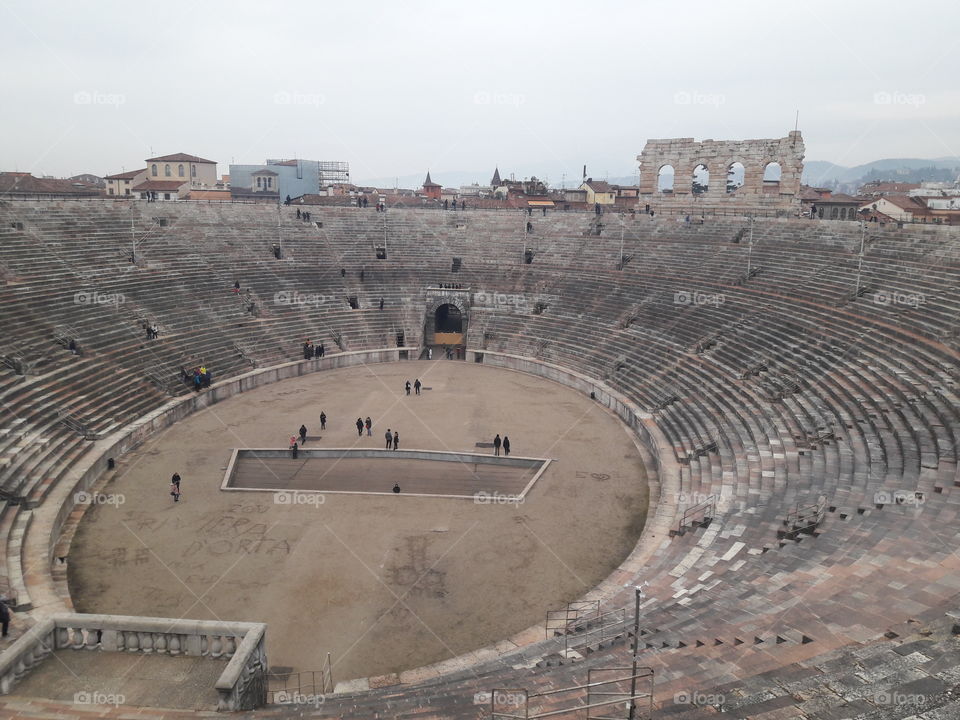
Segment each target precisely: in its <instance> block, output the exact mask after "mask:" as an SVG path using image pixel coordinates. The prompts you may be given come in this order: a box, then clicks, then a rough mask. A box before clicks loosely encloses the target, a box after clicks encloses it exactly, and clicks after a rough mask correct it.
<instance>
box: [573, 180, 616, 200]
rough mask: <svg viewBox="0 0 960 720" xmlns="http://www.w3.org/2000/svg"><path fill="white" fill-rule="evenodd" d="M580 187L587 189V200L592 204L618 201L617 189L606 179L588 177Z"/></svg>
mask: <svg viewBox="0 0 960 720" xmlns="http://www.w3.org/2000/svg"><path fill="white" fill-rule="evenodd" d="M580 189H581V190H586V191H587V202H588V203H590V204H591V205H594V204H597V205H613V204H614V203H615V202H616V201H617V191H616V190H615V189H614V188H613V187H612V186H611V185H610V183H608V182H606V181H604V180H594V179H593V178H587V179H586V180H585V181H584V182H583V183H582V184H581V185H580Z"/></svg>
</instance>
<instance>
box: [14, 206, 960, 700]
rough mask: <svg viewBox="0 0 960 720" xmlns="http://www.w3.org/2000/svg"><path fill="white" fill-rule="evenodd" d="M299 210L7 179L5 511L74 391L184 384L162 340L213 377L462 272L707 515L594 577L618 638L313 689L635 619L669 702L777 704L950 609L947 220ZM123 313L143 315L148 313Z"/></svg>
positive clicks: (686, 503) (496, 344) (539, 656)
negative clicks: (704, 506)
mask: <svg viewBox="0 0 960 720" xmlns="http://www.w3.org/2000/svg"><path fill="white" fill-rule="evenodd" d="M294 212H295V210H294V209H293V208H285V207H281V208H279V210H278V208H276V207H275V206H270V207H267V206H255V205H239V206H230V205H224V206H218V205H204V204H182V203H174V204H160V203H157V204H143V203H124V202H114V201H89V202H56V201H51V202H37V203H23V202H17V203H7V204H0V228H2V229H0V269H2V273H3V277H4V279H5V284H4V285H3V286H2V287H0V294H2V303H0V321H2V323H3V327H4V328H7V329H8V332H7V333H6V334H5V338H4V340H3V342H4V343H5V346H4V348H3V349H2V351H0V355H2V356H4V357H7V358H9V359H11V360H13V361H18V362H21V363H26V364H28V365H29V366H31V367H32V371H31V372H30V373H28V374H27V375H26V377H24V376H22V375H16V374H14V372H13V371H12V370H8V369H3V371H2V373H0V401H2V405H0V408H2V410H0V420H2V422H0V430H2V431H3V435H0V457H3V458H5V461H4V465H3V466H0V488H2V489H3V490H4V491H5V492H6V493H7V494H8V495H10V496H11V497H13V498H14V501H15V502H18V503H20V505H19V507H20V509H21V511H22V510H29V508H30V507H31V506H32V505H35V504H37V503H40V502H42V501H43V498H44V493H45V491H46V490H47V489H49V487H51V486H52V484H54V483H56V482H57V481H58V480H59V479H60V478H61V477H63V476H64V474H66V473H68V472H69V468H70V463H71V462H72V461H73V460H74V459H75V458H76V457H78V456H79V455H80V454H81V453H83V452H84V450H85V448H86V444H87V443H88V441H87V440H85V439H84V436H83V435H81V434H78V432H77V430H76V428H75V423H71V422H69V420H70V419H74V420H79V421H80V422H81V423H82V425H83V426H84V427H85V428H86V431H87V432H88V433H94V434H96V433H107V432H110V431H111V430H112V429H116V428H118V427H122V426H123V424H125V423H127V422H129V421H130V420H132V419H133V418H135V417H138V416H139V415H142V414H144V413H145V412H148V411H149V410H151V409H154V408H156V407H158V406H159V405H160V404H162V403H163V402H164V401H165V400H166V399H168V398H169V397H170V394H171V393H173V394H177V393H185V392H188V390H187V388H186V387H182V386H180V385H178V384H177V382H176V373H177V370H178V369H179V367H180V366H190V365H192V364H196V363H201V362H202V363H205V364H206V365H207V366H208V367H210V368H211V369H212V371H213V372H214V374H215V376H216V377H218V378H221V377H225V376H230V375H234V374H237V373H240V372H243V371H245V370H247V369H249V368H250V367H252V366H262V365H268V364H271V363H276V362H280V361H285V360H289V359H295V358H296V357H297V356H298V353H299V346H300V343H301V342H302V339H303V338H304V337H310V338H312V339H313V340H314V341H315V342H318V341H322V342H324V343H325V344H326V346H327V348H328V350H329V351H334V352H335V351H337V350H338V349H340V348H342V349H364V348H373V347H383V346H390V345H394V344H395V342H396V338H397V334H398V333H401V332H402V333H403V334H404V337H405V338H406V340H407V342H408V344H410V345H419V344H420V343H421V341H422V339H423V333H424V316H425V313H426V310H427V303H426V293H425V290H426V288H427V287H428V286H429V287H432V288H436V287H437V285H438V283H456V284H458V285H460V286H462V287H463V288H465V289H466V290H467V291H468V292H469V293H470V295H471V297H470V302H469V304H470V306H471V308H470V312H469V319H468V327H467V343H466V344H467V347H468V349H470V350H473V351H475V352H477V353H483V352H485V351H486V352H499V353H508V354H512V355H521V356H526V357H530V358H536V359H539V360H542V361H543V362H547V363H552V364H556V365H560V366H563V367H566V368H570V369H573V370H576V371H578V372H580V373H583V374H585V375H588V376H590V377H593V378H595V379H596V380H598V381H600V382H604V383H606V384H607V385H608V386H610V387H612V388H613V389H615V390H617V391H619V392H620V393H622V394H623V395H625V396H626V397H627V398H629V399H630V400H631V401H633V402H634V403H636V404H637V405H638V406H639V407H640V408H642V409H644V410H646V411H647V412H649V413H651V414H652V415H653V417H654V419H655V421H656V423H657V424H658V426H659V427H660V429H661V430H662V432H663V434H664V436H665V437H666V439H667V441H668V442H669V444H670V445H671V446H672V448H673V451H674V453H675V456H676V458H675V459H676V461H677V462H678V463H679V466H680V468H681V469H680V491H681V495H680V497H679V498H674V500H675V501H676V502H677V504H678V505H679V508H680V510H683V509H686V508H689V507H691V506H693V505H695V504H696V503H698V502H699V501H701V500H705V499H711V501H712V508H711V512H710V516H711V520H710V522H709V523H700V524H697V525H696V526H693V527H690V528H684V532H679V533H677V534H676V535H675V536H674V537H671V538H664V539H663V541H662V543H661V544H660V545H659V546H658V547H657V548H656V550H655V552H654V554H653V556H652V559H651V560H650V561H649V562H648V563H647V566H646V567H645V568H644V569H643V570H642V571H641V572H640V573H637V574H636V576H635V577H633V578H632V579H631V581H630V582H628V583H626V584H625V586H624V588H623V590H622V592H620V593H618V594H617V595H616V596H615V597H614V598H612V599H611V600H609V601H608V602H607V609H615V608H619V607H632V602H633V594H634V589H633V586H634V585H635V584H637V583H642V584H643V589H644V599H643V603H642V612H641V633H640V636H639V638H634V639H631V640H630V641H629V642H627V641H626V640H627V639H628V638H629V637H630V635H631V629H630V628H629V627H625V628H624V632H623V633H622V635H621V637H622V639H621V641H620V642H612V643H604V644H602V645H596V646H589V647H585V649H584V650H583V651H582V652H581V653H580V654H581V655H582V656H583V657H582V658H576V659H571V657H568V656H564V655H562V654H560V653H559V649H560V645H559V641H558V640H557V639H554V638H550V639H545V640H544V641H543V642H541V643H538V644H535V645H532V646H528V647H525V648H522V649H519V650H517V651H515V652H512V653H505V654H504V655H503V656H502V657H500V658H498V659H497V660H493V661H486V662H481V663H478V664H475V665H473V666H471V667H470V668H468V669H464V670H461V671H458V672H452V673H445V674H443V675H441V676H438V677H430V676H428V675H427V674H425V673H419V674H418V673H415V672H411V673H407V674H405V675H403V676H401V680H403V681H404V683H405V684H402V685H397V686H394V687H388V688H383V689H379V690H370V691H367V692H363V693H359V692H358V693H347V694H342V695H337V696H334V697H331V698H328V699H327V701H326V703H325V704H324V705H323V707H322V708H319V713H320V716H330V717H355V718H366V717H373V716H374V715H375V713H378V712H379V713H380V715H381V716H383V717H387V716H390V717H401V716H402V717H411V718H412V717H423V718H428V717H482V716H484V715H483V714H482V708H480V707H479V706H476V705H474V704H473V697H474V693H476V692H479V691H485V690H489V689H491V688H494V687H524V688H527V689H529V690H531V692H535V691H537V690H538V689H543V688H546V687H563V686H568V685H575V684H578V683H582V682H585V681H586V678H587V672H588V670H589V669H591V668H600V667H611V666H623V665H626V664H629V662H630V659H631V649H630V643H631V642H634V641H638V642H639V648H640V651H641V652H640V661H641V664H642V665H646V666H650V667H652V668H654V670H655V673H656V691H655V695H656V700H657V704H658V706H660V707H661V710H662V712H664V713H666V714H667V715H668V716H676V717H678V718H680V717H698V716H699V713H701V712H707V711H706V710H705V709H697V708H693V707H689V706H682V705H678V704H676V703H675V702H674V696H675V694H677V693H680V694H683V693H687V694H689V693H691V692H693V693H702V694H704V695H706V694H709V693H710V692H711V689H715V688H721V689H726V692H728V693H734V694H735V695H736V698H737V700H736V703H735V704H740V705H743V706H745V707H746V706H748V705H750V704H752V703H756V704H757V708H756V710H757V712H758V713H760V711H761V710H763V709H764V708H766V707H767V706H763V707H761V706H760V703H762V702H768V701H769V702H770V703H772V704H771V705H770V707H769V709H770V711H771V712H773V711H781V712H782V708H784V707H786V704H788V703H786V702H785V701H784V700H782V699H780V700H776V702H773V700H774V699H775V698H783V697H784V696H785V695H786V693H783V692H779V690H778V691H777V692H773V691H771V692H770V693H769V697H762V698H761V689H762V687H763V683H764V682H766V683H769V684H770V685H771V687H776V688H778V689H782V688H783V687H786V686H788V685H789V683H791V682H794V681H799V680H800V679H801V677H800V676H801V675H802V673H800V669H801V668H802V669H803V670H804V672H807V671H809V670H810V668H814V667H816V668H820V670H818V672H820V671H822V668H824V667H834V666H835V665H836V662H837V659H838V658H846V659H849V658H850V657H856V658H858V659H864V658H869V657H874V655H877V654H878V653H879V654H883V653H885V652H886V653H889V652H891V649H892V652H894V654H896V653H897V648H899V647H900V646H901V645H902V644H903V643H904V638H907V637H910V638H914V635H915V634H916V633H917V627H916V625H917V623H918V622H925V623H928V624H929V623H933V624H935V623H936V622H938V621H939V620H938V618H942V616H943V613H944V612H945V611H946V610H948V609H953V608H955V607H956V602H957V598H958V592H960V580H957V578H958V577H960V575H958V574H957V569H958V566H960V558H958V557H957V556H956V555H955V554H954V551H955V549H956V547H957V522H956V520H957V513H958V508H960V475H958V471H957V462H958V443H960V399H958V390H957V383H958V381H960V373H958V364H957V361H958V358H960V353H958V322H957V321H958V318H960V233H958V232H957V231H956V230H955V229H951V228H939V227H907V228H896V227H890V226H885V227H877V226H871V227H867V228H866V229H865V230H861V228H860V226H859V225H857V224H855V223H840V222H816V221H798V220H772V219H771V220H762V221H761V220H757V221H756V222H755V223H754V224H753V227H752V228H751V225H750V222H749V221H748V220H746V219H741V218H725V219H721V220H709V221H706V222H705V223H704V224H702V225H701V224H697V223H687V222H677V221H676V219H662V218H655V219H651V218H649V217H647V216H641V215H637V216H630V215H604V216H603V217H602V218H601V223H602V224H603V227H602V229H601V231H600V234H599V235H597V234H596V219H595V218H594V217H593V216H591V215H584V214H575V213H569V214H567V213H554V214H550V215H547V216H537V215H534V216H533V217H530V218H528V217H527V216H525V215H522V214H521V213H510V212H484V211H470V210H468V211H466V212H458V213H453V212H442V211H425V210H404V211H400V210H391V211H388V212H387V213H376V212H375V211H373V209H372V208H371V209H368V210H357V209H355V208H332V207H325V208H316V209H314V210H312V213H313V216H312V217H311V222H304V221H302V220H298V219H297V218H296V217H295V215H294ZM157 218H163V220H164V222H163V223H162V224H161V223H159V222H157ZM528 219H529V221H530V222H531V223H532V224H533V226H534V228H533V232H531V233H526V232H524V226H525V223H526V222H527V220H528ZM15 222H19V223H22V225H23V229H22V230H19V229H15V227H14V223H15ZM132 238H136V243H137V253H136V254H137V263H136V264H133V263H131V262H130V258H129V255H130V248H131V243H132V242H133V240H132ZM281 239H282V246H283V259H281V260H277V259H276V258H275V257H274V256H273V252H272V246H273V244H274V243H277V242H279V241H280V240H281ZM861 242H862V243H863V247H864V252H863V255H862V257H861V255H860V246H861ZM377 248H385V249H386V259H381V260H378V259H377V257H376V254H377ZM528 250H529V251H531V252H532V262H530V263H526V262H524V256H525V253H526V251H528ZM528 257H529V256H528ZM621 257H622V258H623V260H622V261H621ZM453 258H459V259H460V268H459V270H458V271H457V272H454V271H453V269H452V260H453ZM234 281H239V282H240V283H241V286H242V290H241V293H240V294H239V296H238V295H236V294H234V293H233V291H232V287H233V283H234ZM75 293H102V294H103V295H113V296H115V297H114V299H116V298H117V297H120V296H122V302H114V303H113V304H98V303H90V302H86V301H85V298H89V295H87V296H83V297H82V298H81V300H80V301H79V302H78V301H76V300H75V298H74V296H75ZM496 296H502V297H503V298H504V299H503V301H502V302H501V301H500V300H498V299H497V298H496ZM291 297H297V298H301V299H302V300H303V301H302V302H290V300H289V299H290V298H291ZM351 298H352V299H354V301H355V303H356V305H357V307H356V309H354V308H353V307H351V304H350V299H351ZM381 298H382V299H383V302H384V309H383V310H380V309H379V302H380V299H381ZM251 306H252V307H251ZM143 322H150V323H156V324H157V325H158V327H159V329H160V337H159V338H158V339H155V340H147V339H146V337H145V334H144V332H143V329H142V323H143ZM68 337H75V338H77V340H78V342H79V345H80V350H81V354H80V355H77V356H75V355H73V354H71V353H70V352H69V351H68V350H67V349H66V348H65V347H64V346H63V342H62V341H63V338H68ZM13 364H16V363H13ZM65 414H68V415H69V417H68V418H67V421H65V419H64V415H65ZM72 425H74V426H72ZM10 513H11V510H10V509H9V508H8V509H7V511H6V512H5V513H4V515H3V516H2V517H0V528H8V531H7V533H6V534H5V535H4V537H6V535H9V534H11V533H10V532H9V528H10V527H12V526H13V525H14V524H15V523H14V522H13V521H9V520H8V518H9V517H12V516H11V514H10ZM678 529H679V528H678ZM4 547H7V548H8V552H7V553H6V555H9V554H10V553H9V548H10V547H11V545H10V544H9V543H4ZM914 641H916V642H920V641H919V640H916V639H915V638H914V640H911V642H914ZM931 642H932V641H931ZM947 644H949V639H948V638H947V639H944V640H943V647H944V648H945V647H946V645H947ZM938 647H940V646H938ZM877 648H879V649H877ZM941 649H942V648H941ZM944 653H946V650H944ZM864 662H866V660H864ZM818 663H819V664H818ZM916 664H917V665H918V666H919V665H923V663H916ZM940 671H943V672H946V668H945V666H944V667H942V668H940V669H939V670H938V672H940ZM810 672H811V673H812V671H810ZM837 672H839V670H837ZM891 673H893V670H891ZM932 674H934V673H931V675H932ZM803 677H807V675H803ZM879 677H880V676H879V675H878V676H876V677H872V678H871V679H870V680H869V682H872V683H874V684H873V685H871V687H874V686H876V687H879V685H877V682H879V680H878V678H879ZM865 682H867V681H865ZM553 702H554V701H552V700H548V699H544V700H542V701H541V705H540V706H539V710H550V709H551V708H556V707H557V706H556V704H551V703H553ZM556 702H559V701H556ZM778 703H779V704H778ZM774 705H775V706H776V707H774ZM881 710H882V709H881ZM531 711H533V710H532V709H531ZM270 712H273V711H270ZM276 712H277V713H278V714H281V715H282V714H283V711H282V710H279V709H278V710H276ZM756 716H757V717H762V715H761V714H757V715H756ZM770 717H771V718H772V717H774V715H771V716H770ZM775 717H778V718H779V717H794V715H786V714H781V715H776V716H775ZM796 717H816V715H814V714H808V715H796ZM824 717H827V715H824ZM879 717H886V716H885V715H879ZM891 717H892V715H891Z"/></svg>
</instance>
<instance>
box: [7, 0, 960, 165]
mask: <svg viewBox="0 0 960 720" xmlns="http://www.w3.org/2000/svg"><path fill="white" fill-rule="evenodd" d="M958 54H960V14H958V12H957V9H956V0H944V1H943V2H940V1H939V0H927V1H926V2H924V3H922V4H921V5H916V6H911V5H904V4H903V3H902V2H887V1H886V0H871V1H869V2H851V1H845V2H835V1H828V2H820V1H811V0H808V1H806V2H775V1H774V0H765V1H764V2H739V1H730V2H716V0H710V1H707V2H696V1H691V0H687V1H685V2H662V1H657V2H647V1H640V0H634V1H632V2H621V3H613V2H593V1H591V2H585V1H584V0H578V1H577V2H564V1H562V0H560V1H556V2H549V3H547V2H524V3H516V2H498V3H497V2H495V3H469V2H443V3H426V2H406V1H394V2H364V3H344V2H338V3H335V4H334V3H327V2H303V3H292V2H291V3H279V2H277V3H274V2H262V1H261V2H256V3H247V2H236V1H231V2H196V1H194V2H189V3H179V2H169V1H167V2H162V3H138V2H132V1H131V0H127V1H126V2H72V1H71V2H43V1H41V0H28V1H25V2H20V1H16V2H12V1H10V0H0V57H2V68H3V70H2V72H0V97H2V99H3V101H2V104H3V107H4V110H5V112H4V113H3V125H2V129H3V132H2V133H0V169H3V170H13V169H19V170H21V171H31V172H33V173H34V174H37V175H41V174H49V175H55V176H69V175H72V174H75V173H80V172H92V173H95V174H100V175H102V174H108V173H115V172H120V171H121V169H126V170H132V169H135V168H139V167H142V166H143V165H144V163H143V160H144V159H145V158H147V157H149V156H150V155H151V154H153V155H161V154H168V153H173V152H187V153H192V154H195V155H200V156H202V157H206V158H210V159H213V160H216V161H217V162H218V163H219V168H218V170H219V172H221V173H225V172H227V171H228V167H227V166H228V165H229V164H230V163H231V162H236V163H260V162H263V160H264V159H265V158H267V157H271V158H273V157H295V156H296V157H304V158H309V159H316V160H346V161H348V162H349V163H350V166H351V171H352V175H353V178H354V179H355V180H357V181H363V180H365V179H372V178H386V177H393V176H395V175H405V174H410V173H419V172H422V171H425V170H426V169H427V168H429V169H430V170H432V171H433V172H435V173H443V172H451V171H476V172H477V173H478V177H477V178H476V179H477V180H479V181H481V182H486V181H488V180H489V176H490V174H491V173H492V170H493V167H494V165H499V166H500V170H501V172H503V173H507V174H508V173H510V172H514V173H516V174H517V176H518V177H523V176H529V175H537V176H538V177H541V178H543V177H546V178H549V180H550V182H551V183H553V184H559V182H560V180H561V176H562V174H564V173H565V174H566V177H567V181H568V183H569V182H571V180H576V179H579V175H580V172H581V168H582V166H583V165H584V164H586V165H587V166H588V172H589V174H590V175H592V176H594V177H604V176H607V175H609V176H611V177H615V176H623V175H630V174H631V173H635V172H636V161H635V158H636V155H637V154H638V153H639V152H640V150H641V149H642V148H643V144H644V142H645V140H646V139H647V138H663V137H695V138H697V139H704V138H713V139H717V140H721V139H741V138H757V137H781V136H783V135H785V134H786V133H787V132H788V131H789V130H792V129H793V125H794V113H795V111H796V110H799V111H800V129H801V131H802V132H803V135H804V140H805V142H806V148H807V159H808V160H830V161H832V162H835V163H838V164H841V165H847V166H851V165H856V164H860V163H863V162H868V161H870V160H876V159H880V158H885V157H931V158H932V157H943V156H957V155H960V87H958V86H960V83H958V80H960V75H958V72H957V68H958V63H957V58H958Z"/></svg>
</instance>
